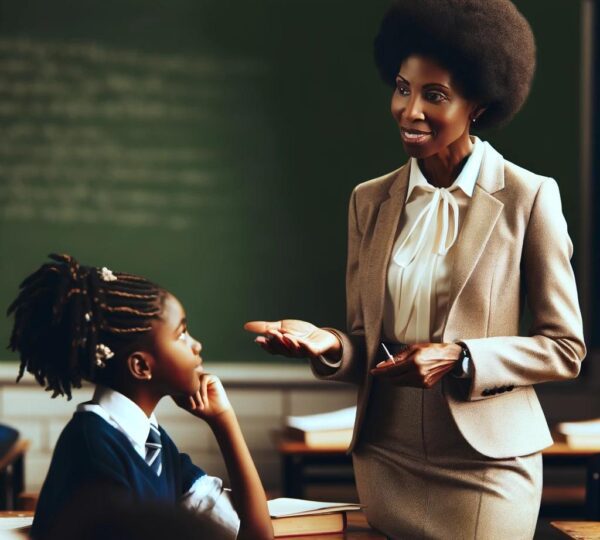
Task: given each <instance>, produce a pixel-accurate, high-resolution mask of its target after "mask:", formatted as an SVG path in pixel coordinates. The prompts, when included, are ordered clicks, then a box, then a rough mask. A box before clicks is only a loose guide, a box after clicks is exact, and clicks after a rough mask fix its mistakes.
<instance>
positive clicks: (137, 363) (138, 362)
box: [127, 351, 154, 381]
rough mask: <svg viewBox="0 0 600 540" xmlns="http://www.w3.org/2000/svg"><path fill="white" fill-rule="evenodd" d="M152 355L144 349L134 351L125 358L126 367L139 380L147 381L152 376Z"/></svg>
mask: <svg viewBox="0 0 600 540" xmlns="http://www.w3.org/2000/svg"><path fill="white" fill-rule="evenodd" d="M153 365H154V357H153V356H152V355H151V354H150V353H148V352H144V351H136V352H133V353H131V354H130V355H129V357H128V358H127V369H128V370H129V373H131V375H132V376H133V377H134V379H138V380H140V381H147V380H149V379H151V378H152V366H153Z"/></svg>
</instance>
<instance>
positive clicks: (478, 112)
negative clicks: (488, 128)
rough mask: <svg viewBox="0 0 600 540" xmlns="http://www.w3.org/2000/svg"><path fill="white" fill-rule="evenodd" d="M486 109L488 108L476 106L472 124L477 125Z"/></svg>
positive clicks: (472, 115) (472, 114) (472, 113)
mask: <svg viewBox="0 0 600 540" xmlns="http://www.w3.org/2000/svg"><path fill="white" fill-rule="evenodd" d="M486 109H487V107H484V106H483V105H476V106H475V107H473V111H472V112H471V122H473V123H474V124H475V123H476V122H477V120H479V117H480V116H481V115H482V114H483V113H484V112H485V110H486Z"/></svg>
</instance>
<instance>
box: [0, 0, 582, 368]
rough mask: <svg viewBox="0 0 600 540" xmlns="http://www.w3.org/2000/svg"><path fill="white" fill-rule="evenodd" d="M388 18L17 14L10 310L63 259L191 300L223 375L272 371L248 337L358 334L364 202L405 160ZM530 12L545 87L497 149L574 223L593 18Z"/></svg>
mask: <svg viewBox="0 0 600 540" xmlns="http://www.w3.org/2000/svg"><path fill="white" fill-rule="evenodd" d="M387 4H388V2H387V1H385V2H384V1H379V0H377V1H374V0H371V1H369V2H365V1H362V2H359V1H358V0H357V1H348V0H346V1H340V0H331V1H328V0H321V1H307V0H304V1H300V0H289V1H286V2H281V1H275V0H259V1H257V2H246V1H241V0H239V1H235V2H223V1H218V0H169V1H168V2H167V1H148V0H119V1H115V0H103V1H98V0H86V1H83V2H82V1H68V0H53V1H52V2H47V1H42V0H38V1H27V0H24V1H21V2H14V1H1V2H0V250H1V251H0V275H1V276H2V279H1V284H0V305H2V306H7V305H8V303H9V302H10V301H11V300H12V298H13V297H14V295H15V294H16V290H17V286H18V283H19V281H20V280H21V279H22V278H23V277H24V276H25V275H26V274H27V273H28V272H30V271H32V270H33V269H34V268H35V267H36V266H38V265H39V264H41V262H42V261H43V260H44V257H45V256H46V254H48V253H50V252H53V251H58V252H68V253H71V254H73V255H75V256H76V257H78V258H79V259H80V260H81V261H83V262H86V263H88V264H95V265H98V266H108V267H110V268H113V269H115V270H124V271H130V272H136V273H141V274H143V275H146V276H148V277H149V278H151V279H153V280H154V281H157V282H158V283H160V284H162V285H164V286H165V287H166V288H168V289H169V290H171V291H172V292H173V293H175V294H176V295H177V296H178V297H179V298H180V299H181V300H182V302H183V303H184V305H185V307H186V309H187V311H188V318H189V320H190V326H191V330H192V332H193V333H194V334H195V335H196V337H198V338H199V339H200V340H201V341H202V342H203V344H204V349H205V354H204V356H205V359H206V361H207V362H210V361H253V360H268V358H267V357H266V356H265V355H264V354H263V353H262V352H261V351H260V350H259V349H258V348H257V347H256V346H255V345H254V344H253V343H252V339H251V337H250V336H249V335H247V334H245V333H244V332H243V330H242V328H241V327H242V324H243V322H244V321H245V320H248V319H253V318H280V317H290V316H294V317H299V318H307V319H309V320H312V321H314V322H315V323H317V324H329V325H343V321H344V284H343V275H344V266H345V243H346V240H345V238H346V232H345V227H346V205H347V201H348V197H349V193H350V191H351V189H352V187H353V186H354V185H355V184H357V183H359V182H360V181H363V180H365V179H368V178H371V177H374V176H378V175H380V174H383V173H385V172H387V171H388V170H391V169H393V168H395V167H397V166H399V165H400V164H401V163H402V162H403V161H404V159H405V156H404V154H403V152H402V149H401V146H400V142H399V138H398V136H397V130H396V127H395V126H394V124H393V122H392V120H391V118H390V116H389V113H388V108H389V97H390V90H389V89H388V88H386V87H384V86H383V85H382V84H381V83H380V82H379V80H378V77H377V73H376V70H375V68H374V66H373V62H372V52H371V48H372V39H373V36H374V34H375V31H376V28H377V25H378V22H379V20H380V17H381V15H382V13H383V12H384V10H385V8H386V6H387ZM517 4H518V5H519V7H521V8H522V10H523V11H524V12H525V14H526V15H527V16H528V17H529V18H530V20H531V22H532V26H533V27H534V30H535V31H536V33H537V36H538V43H539V53H540V58H539V65H540V69H539V75H538V77H537V78H536V83H535V87H534V92H533V94H532V96H531V98H530V101H529V102H528V104H527V105H526V107H525V109H524V111H523V113H522V114H521V115H520V117H519V118H518V119H517V120H516V121H515V122H514V123H513V124H512V125H511V126H509V127H508V128H507V129H505V130H504V131H502V132H500V133H491V134H489V135H488V136H487V138H489V139H490V140H491V141H492V142H493V143H494V144H496V145H497V146H498V147H499V148H500V150H501V151H502V152H503V153H504V154H505V155H506V156H508V157H510V158H512V159H513V160H514V161H517V162H519V163H520V164H521V165H523V166H525V167H529V168H531V169H533V170H536V171H539V172H542V173H544V174H550V175H553V176H556V177H557V179H558V181H559V183H560V184H561V187H562V189H563V196H564V199H565V207H566V210H567V214H568V215H569V216H574V215H576V203H577V196H578V191H577V185H576V180H577V144H578V139H577V133H578V109H577V95H578V57H579V49H578V47H579V45H578V43H579V41H578V39H579V38H578V25H579V21H578V16H579V7H578V5H577V2H571V1H567V0H559V1H557V2H556V6H554V4H553V6H548V5H547V4H543V5H542V6H538V5H537V4H538V3H536V1H535V0H528V1H527V2H525V1H522V2H518V3H517ZM557 36H560V40H558V39H557ZM558 133H560V138H559V137H557V134H558ZM576 225H577V223H576V222H574V221H573V222H572V232H574V229H575V228H576ZM9 330H10V321H8V320H4V321H3V322H0V340H1V341H2V342H4V343H6V342H7V339H8V333H9ZM3 358H5V359H14V357H12V356H11V355H10V354H9V353H8V352H7V353H5V354H4V355H3Z"/></svg>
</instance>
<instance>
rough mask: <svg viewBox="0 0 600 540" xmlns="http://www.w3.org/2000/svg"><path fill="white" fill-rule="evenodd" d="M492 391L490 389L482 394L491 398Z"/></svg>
mask: <svg viewBox="0 0 600 540" xmlns="http://www.w3.org/2000/svg"><path fill="white" fill-rule="evenodd" d="M491 393H492V392H491V390H490V389H489V388H486V389H485V390H484V391H483V392H481V395H482V396H489V395H491Z"/></svg>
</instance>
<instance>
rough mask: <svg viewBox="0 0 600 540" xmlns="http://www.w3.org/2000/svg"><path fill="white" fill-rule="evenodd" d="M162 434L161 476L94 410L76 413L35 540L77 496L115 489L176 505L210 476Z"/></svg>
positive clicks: (53, 469)
mask: <svg viewBox="0 0 600 540" xmlns="http://www.w3.org/2000/svg"><path fill="white" fill-rule="evenodd" d="M160 435H161V442H162V454H161V456H162V462H163V467H162V471H161V474H160V476H157V475H156V474H155V473H154V472H153V471H152V469H151V468H150V467H149V466H148V465H147V464H146V462H145V461H144V459H143V458H142V457H141V456H140V455H139V454H138V453H137V452H136V451H135V449H134V448H133V446H132V444H131V442H130V441H129V440H128V439H127V437H126V436H125V435H124V434H123V433H121V432H120V431H119V430H118V429H116V428H114V427H113V426H111V425H110V424H108V422H106V420H104V419H103V418H102V417H100V416H98V415H97V414H95V413H93V412H89V411H87V412H76V413H75V414H74V415H73V418H72V419H71V420H70V421H69V423H68V424H67V425H66V426H65V428H64V430H63V432H62V433H61V435H60V437H59V439H58V442H57V443H56V448H55V449H54V454H53V456H52V462H51V463H50V469H49V471H48V475H47V476H46V480H45V482H44V485H43V487H42V491H41V493H40V497H39V500H38V504H37V508H36V512H35V518H34V521H33V527H32V530H31V534H32V536H33V537H34V538H38V537H42V536H45V535H46V533H47V532H49V531H50V530H51V529H52V527H53V526H54V524H55V523H56V520H57V519H60V518H61V513H63V512H64V511H65V510H66V509H68V508H69V507H71V506H72V505H73V504H74V503H75V502H76V501H77V497H78V495H80V494H86V495H88V496H89V495H90V493H89V491H90V489H93V488H94V487H95V486H99V487H101V489H102V490H106V489H108V490H109V492H110V491H112V490H114V492H115V494H118V496H119V497H120V498H121V500H122V499H123V498H125V499H126V500H129V501H131V502H160V503H161V504H163V503H167V504H173V505H175V504H177V503H178V501H179V499H180V497H181V496H182V495H183V494H184V493H186V492H187V491H189V489H190V487H191V486H192V484H193V483H194V482H195V481H196V480H197V479H198V478H200V477H201V476H203V475H204V474H205V473H204V471H203V470H202V469H200V468H199V467H196V466H195V465H194V464H193V463H192V461H191V460H190V458H189V456H188V455H187V454H180V453H179V451H178V450H177V447H176V446H175V444H174V443H173V441H172V440H171V438H170V437H169V436H168V435H167V433H166V432H165V431H164V430H163V429H162V428H160ZM100 493H106V492H105V491H100Z"/></svg>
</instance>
